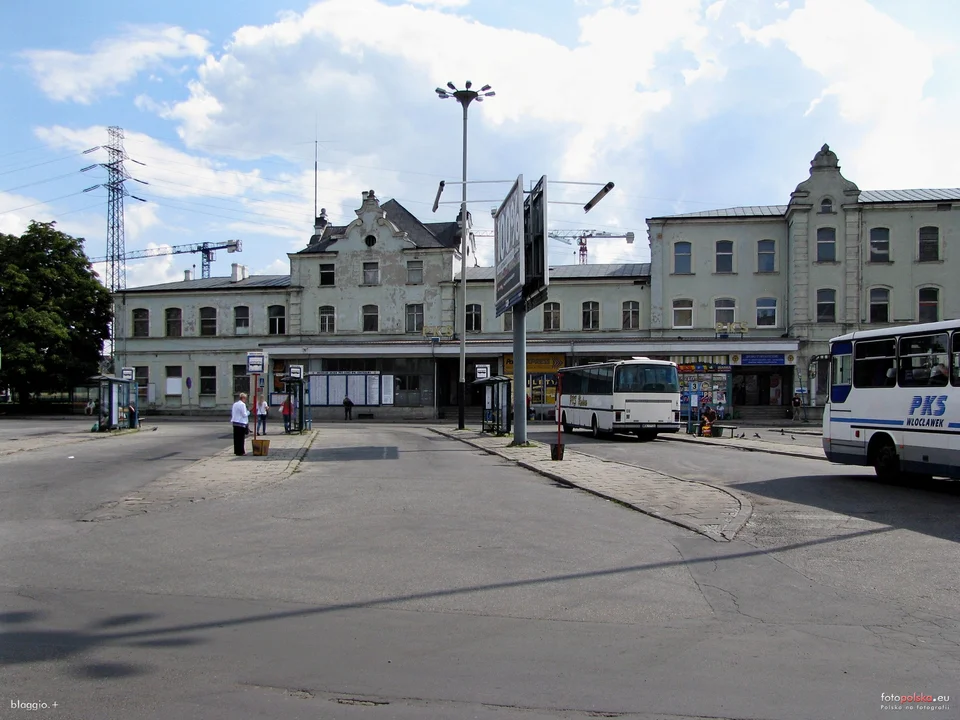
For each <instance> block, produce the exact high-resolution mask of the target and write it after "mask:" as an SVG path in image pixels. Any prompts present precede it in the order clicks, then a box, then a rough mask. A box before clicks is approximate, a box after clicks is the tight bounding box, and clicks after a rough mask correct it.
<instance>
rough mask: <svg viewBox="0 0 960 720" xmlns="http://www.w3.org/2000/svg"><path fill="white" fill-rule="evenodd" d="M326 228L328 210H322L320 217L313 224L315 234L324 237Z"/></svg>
mask: <svg viewBox="0 0 960 720" xmlns="http://www.w3.org/2000/svg"><path fill="white" fill-rule="evenodd" d="M325 227H327V209H326V208H320V215H319V216H318V217H317V219H316V222H314V223H313V234H314V235H323V230H324V228H325Z"/></svg>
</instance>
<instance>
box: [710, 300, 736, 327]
mask: <svg viewBox="0 0 960 720" xmlns="http://www.w3.org/2000/svg"><path fill="white" fill-rule="evenodd" d="M713 315H714V317H713V321H714V322H715V323H718V324H719V323H724V324H727V325H729V324H730V323H732V322H736V319H737V301H736V300H734V299H733V298H717V299H716V300H714V301H713Z"/></svg>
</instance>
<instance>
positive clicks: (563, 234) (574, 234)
mask: <svg viewBox="0 0 960 720" xmlns="http://www.w3.org/2000/svg"><path fill="white" fill-rule="evenodd" d="M547 235H548V237H551V238H553V239H554V240H559V241H560V242H565V243H567V244H568V245H570V244H571V241H572V240H573V239H574V238H576V240H577V245H578V246H579V248H580V249H579V251H578V253H577V254H578V255H579V257H580V264H581V265H586V264H587V238H592V237H595V238H623V239H625V240H626V241H627V245H633V239H634V237H635V236H634V234H633V233H632V232H628V233H626V234H624V235H617V234H615V233H608V232H604V231H597V230H554V231H552V232H549V233H547Z"/></svg>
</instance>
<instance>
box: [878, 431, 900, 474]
mask: <svg viewBox="0 0 960 720" xmlns="http://www.w3.org/2000/svg"><path fill="white" fill-rule="evenodd" d="M877 442H878V445H877V447H876V449H875V450H874V451H873V467H874V469H875V470H876V471H877V477H878V478H880V479H881V480H895V479H896V478H897V477H899V475H900V458H899V456H898V455H897V446H896V445H894V444H893V441H892V440H891V439H890V438H888V437H884V438H883V439H882V440H878V441H877Z"/></svg>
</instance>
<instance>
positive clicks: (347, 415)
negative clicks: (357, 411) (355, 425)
mask: <svg viewBox="0 0 960 720" xmlns="http://www.w3.org/2000/svg"><path fill="white" fill-rule="evenodd" d="M343 419H344V420H353V400H351V399H350V398H349V397H345V398H344V399H343Z"/></svg>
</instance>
